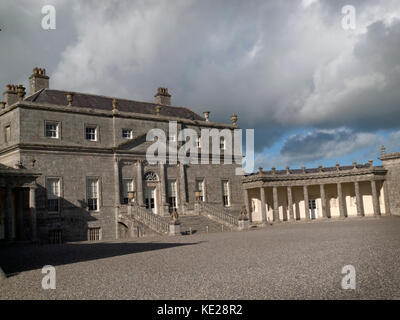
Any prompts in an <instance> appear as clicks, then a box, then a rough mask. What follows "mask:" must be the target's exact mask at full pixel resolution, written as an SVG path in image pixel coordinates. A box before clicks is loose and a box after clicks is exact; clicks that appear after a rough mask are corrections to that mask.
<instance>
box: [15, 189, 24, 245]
mask: <svg viewBox="0 0 400 320" xmlns="http://www.w3.org/2000/svg"><path fill="white" fill-rule="evenodd" d="M17 190H18V191H17V193H16V196H17V203H18V205H17V207H18V211H17V225H18V232H17V234H16V235H15V238H17V239H19V240H25V239H24V206H23V203H24V197H23V189H22V188H19V189H17Z"/></svg>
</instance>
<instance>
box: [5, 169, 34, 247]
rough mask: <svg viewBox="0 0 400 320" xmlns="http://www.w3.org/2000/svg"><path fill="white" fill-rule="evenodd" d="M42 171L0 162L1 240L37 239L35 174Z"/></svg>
mask: <svg viewBox="0 0 400 320" xmlns="http://www.w3.org/2000/svg"><path fill="white" fill-rule="evenodd" d="M39 176H40V174H37V173H33V172H30V171H28V170H26V169H23V168H16V169H14V168H10V167H6V166H3V165H0V240H2V239H4V240H5V241H14V240H36V239H37V217H36V189H37V185H36V178H37V177H39Z"/></svg>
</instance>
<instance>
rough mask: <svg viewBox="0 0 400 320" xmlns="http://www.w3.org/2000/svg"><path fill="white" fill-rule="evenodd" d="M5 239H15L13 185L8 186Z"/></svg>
mask: <svg viewBox="0 0 400 320" xmlns="http://www.w3.org/2000/svg"><path fill="white" fill-rule="evenodd" d="M4 220H5V221H4V222H5V225H4V227H5V230H4V231H5V234H4V236H5V239H6V240H8V241H11V240H13V239H14V230H13V229H14V228H13V225H14V221H13V220H14V215H13V212H12V189H11V187H6V203H5V219H4Z"/></svg>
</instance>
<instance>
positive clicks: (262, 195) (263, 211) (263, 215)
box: [260, 187, 267, 223]
mask: <svg viewBox="0 0 400 320" xmlns="http://www.w3.org/2000/svg"><path fill="white" fill-rule="evenodd" d="M260 199H261V220H262V222H263V223H265V222H266V221H267V210H266V209H265V189H264V187H260Z"/></svg>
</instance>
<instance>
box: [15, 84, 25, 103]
mask: <svg viewBox="0 0 400 320" xmlns="http://www.w3.org/2000/svg"><path fill="white" fill-rule="evenodd" d="M25 94H26V92H25V87H24V86H23V85H22V84H20V85H18V86H17V97H18V101H22V100H24V97H25Z"/></svg>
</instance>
